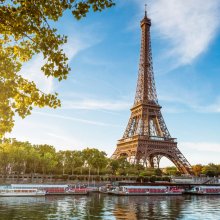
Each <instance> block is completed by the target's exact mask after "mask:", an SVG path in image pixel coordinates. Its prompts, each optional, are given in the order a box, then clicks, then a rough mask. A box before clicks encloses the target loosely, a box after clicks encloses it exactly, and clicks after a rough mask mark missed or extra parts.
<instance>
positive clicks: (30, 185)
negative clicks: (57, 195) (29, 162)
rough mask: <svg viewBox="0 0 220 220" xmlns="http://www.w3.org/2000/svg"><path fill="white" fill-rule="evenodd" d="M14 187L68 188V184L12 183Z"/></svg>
mask: <svg viewBox="0 0 220 220" xmlns="http://www.w3.org/2000/svg"><path fill="white" fill-rule="evenodd" d="M11 187H12V188H68V187H69V186H68V185H58V184H57V185H53V184H11Z"/></svg>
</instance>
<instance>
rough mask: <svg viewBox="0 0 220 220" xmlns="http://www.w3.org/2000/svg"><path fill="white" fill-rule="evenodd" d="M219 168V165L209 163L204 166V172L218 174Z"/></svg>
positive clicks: (211, 175)
mask: <svg viewBox="0 0 220 220" xmlns="http://www.w3.org/2000/svg"><path fill="white" fill-rule="evenodd" d="M218 168H219V167H218V166H217V165H215V164H213V163H209V164H208V165H207V166H204V167H203V168H202V173H203V174H205V175H206V176H210V177H213V176H217V175H218V174H219V170H218Z"/></svg>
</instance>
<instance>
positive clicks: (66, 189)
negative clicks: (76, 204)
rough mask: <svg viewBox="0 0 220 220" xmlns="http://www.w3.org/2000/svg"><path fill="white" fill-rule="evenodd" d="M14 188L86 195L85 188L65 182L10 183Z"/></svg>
mask: <svg viewBox="0 0 220 220" xmlns="http://www.w3.org/2000/svg"><path fill="white" fill-rule="evenodd" d="M11 187H12V188H14V189H39V190H45V191H46V194H47V195H86V194H88V192H89V191H88V190H87V188H80V187H72V186H69V185H66V184H11Z"/></svg>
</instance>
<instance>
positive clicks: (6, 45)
mask: <svg viewBox="0 0 220 220" xmlns="http://www.w3.org/2000/svg"><path fill="white" fill-rule="evenodd" d="M113 5H114V3H113V0H79V1H77V0H64V1H60V0H47V1H45V0H37V1H33V0H1V1H0V138H2V137H3V136H4V134H5V133H7V132H10V131H11V130H12V128H13V126H14V116H15V114H18V115H19V116H20V117H22V118H25V117H26V116H27V115H30V114H31V110H32V109H33V107H34V106H38V107H44V106H49V107H51V108H57V107H59V106H60V105H61V103H60V100H59V99H58V97H57V96H58V94H57V93H54V94H45V93H43V92H42V91H40V90H39V89H38V88H37V86H36V84H35V83H34V82H33V81H32V82H30V81H28V80H26V79H25V78H23V77H22V76H21V75H20V74H19V71H20V70H21V67H22V65H23V63H25V62H27V61H29V60H30V59H31V58H32V57H33V56H34V55H35V54H39V53H41V54H42V55H43V58H44V61H45V63H44V64H43V66H42V67H41V70H42V71H43V73H44V74H45V76H47V77H49V76H52V77H54V78H56V79H58V80H59V81H60V80H63V79H66V78H67V75H68V73H69V71H70V68H69V66H68V62H67V61H68V58H67V57H66V55H65V54H64V52H63V50H62V45H63V44H65V43H66V42H67V37H66V36H62V35H60V34H59V33H57V30H56V28H53V27H51V26H50V23H52V22H56V21H58V20H59V18H60V17H62V15H63V13H64V12H65V11H66V10H71V11H72V14H73V15H74V17H75V18H77V19H80V18H82V17H85V16H86V14H87V13H88V12H89V10H90V8H91V9H92V10H93V11H102V10H103V9H105V8H109V7H111V6H113Z"/></svg>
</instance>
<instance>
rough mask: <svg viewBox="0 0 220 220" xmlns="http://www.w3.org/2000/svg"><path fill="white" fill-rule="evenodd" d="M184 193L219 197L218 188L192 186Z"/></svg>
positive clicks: (219, 190)
mask: <svg viewBox="0 0 220 220" xmlns="http://www.w3.org/2000/svg"><path fill="white" fill-rule="evenodd" d="M186 193H189V194H195V195H220V186H194V187H193V188H192V189H190V190H188V191H187V192H186Z"/></svg>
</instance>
